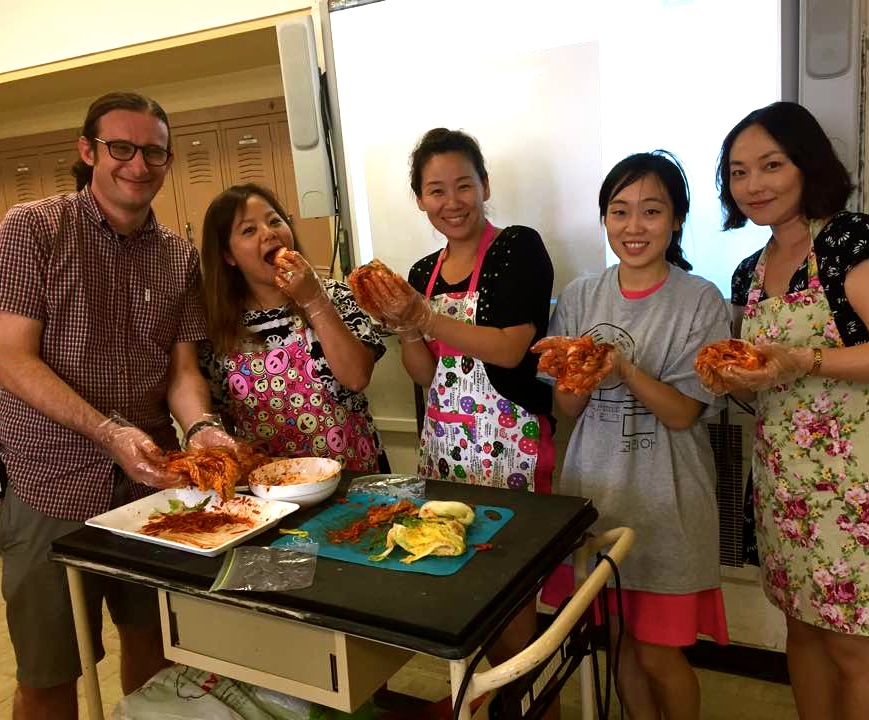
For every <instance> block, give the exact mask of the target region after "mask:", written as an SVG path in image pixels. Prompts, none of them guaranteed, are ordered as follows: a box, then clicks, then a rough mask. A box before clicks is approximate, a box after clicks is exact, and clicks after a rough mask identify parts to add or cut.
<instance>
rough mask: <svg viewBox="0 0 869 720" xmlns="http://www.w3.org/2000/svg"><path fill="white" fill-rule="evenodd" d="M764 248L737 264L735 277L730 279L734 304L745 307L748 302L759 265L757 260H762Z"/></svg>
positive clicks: (731, 299) (734, 272)
mask: <svg viewBox="0 0 869 720" xmlns="http://www.w3.org/2000/svg"><path fill="white" fill-rule="evenodd" d="M762 252H763V250H762V249H761V250H758V251H757V252H756V253H754V255H751V256H749V257H747V258H745V260H743V261H742V262H741V263H739V265H737V266H736V270H734V271H733V277H732V278H731V279H730V302H731V304H732V305H739V306H740V307H745V305H746V303H748V291H749V289H750V288H751V278H752V276H753V275H754V268H755V267H757V261H758V260H760V254H761V253H762Z"/></svg>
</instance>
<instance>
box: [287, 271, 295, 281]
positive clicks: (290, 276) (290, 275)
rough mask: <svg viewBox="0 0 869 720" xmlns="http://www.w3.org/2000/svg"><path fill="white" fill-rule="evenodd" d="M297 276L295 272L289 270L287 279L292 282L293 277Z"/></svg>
mask: <svg viewBox="0 0 869 720" xmlns="http://www.w3.org/2000/svg"><path fill="white" fill-rule="evenodd" d="M295 274H296V273H295V271H294V270H288V271H287V278H288V279H289V280H292V279H293V276H294V275H295Z"/></svg>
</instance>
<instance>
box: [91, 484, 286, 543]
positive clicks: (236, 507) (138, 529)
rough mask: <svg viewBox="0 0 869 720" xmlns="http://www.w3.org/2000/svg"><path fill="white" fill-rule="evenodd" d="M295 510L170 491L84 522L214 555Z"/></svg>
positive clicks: (276, 504)
mask: <svg viewBox="0 0 869 720" xmlns="http://www.w3.org/2000/svg"><path fill="white" fill-rule="evenodd" d="M298 508H299V506H298V505H296V504H294V503H287V502H277V501H272V500H263V499H261V498H258V497H250V496H247V495H236V496H235V497H234V498H233V499H232V500H228V501H226V502H221V501H220V499H219V498H218V497H217V495H216V494H215V493H213V492H212V493H204V492H201V491H198V490H193V489H171V490H163V491H161V492H158V493H154V494H153V495H149V496H148V497H145V498H142V499H140V500H136V501H135V502H132V503H129V504H128V505H123V506H122V507H119V508H115V509H114V510H110V511H109V512H106V513H103V514H102V515H97V516H96V517H93V518H91V519H90V520H88V521H87V522H86V524H87V525H90V526H91V527H97V528H102V529H104V530H108V531H109V532H112V533H115V534H116V535H122V536H125V537H129V538H133V539H135V540H142V541H145V542H149V543H154V544H157V545H165V546H167V547H174V548H178V549H179V550H185V551H187V552H192V553H197V554H199V555H208V556H213V555H219V554H220V553H222V552H224V551H225V550H228V549H229V548H231V547H233V546H234V545H238V544H239V543H240V542H242V541H244V540H246V539H248V538H251V537H253V536H254V535H258V534H259V533H261V532H263V531H264V530H267V529H268V528H270V527H273V526H274V525H276V524H277V523H278V522H279V521H280V520H281V519H282V518H284V517H286V516H287V515H289V514H290V513H292V512H295V511H296V510H298Z"/></svg>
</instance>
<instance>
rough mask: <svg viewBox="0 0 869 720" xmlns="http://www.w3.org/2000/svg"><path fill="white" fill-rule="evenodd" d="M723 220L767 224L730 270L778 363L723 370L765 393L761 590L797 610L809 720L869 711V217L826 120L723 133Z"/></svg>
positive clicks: (784, 110) (793, 669) (793, 654)
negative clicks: (763, 239) (762, 239)
mask: <svg viewBox="0 0 869 720" xmlns="http://www.w3.org/2000/svg"><path fill="white" fill-rule="evenodd" d="M718 174H719V183H720V187H721V199H722V203H723V206H724V209H725V213H726V220H725V228H726V229H730V228H735V227H741V226H743V225H744V224H745V222H746V219H749V220H751V221H752V222H754V223H755V224H757V225H768V226H770V228H771V230H772V238H771V239H770V241H769V242H768V243H767V245H766V247H764V248H763V249H762V250H760V251H758V252H756V253H755V254H754V255H752V256H751V257H749V258H746V259H745V260H744V261H743V262H742V263H741V264H740V265H739V267H738V268H737V269H736V272H735V273H734V276H733V292H732V298H731V301H732V303H733V305H734V311H735V314H734V321H735V329H736V334H737V335H741V337H742V338H744V339H745V340H748V341H750V342H752V343H755V344H757V345H758V346H759V348H760V349H761V351H762V352H763V354H764V355H765V356H766V359H767V362H766V365H765V366H764V367H763V368H762V369H760V370H757V371H751V372H748V371H737V370H731V371H730V372H728V373H727V374H726V375H725V378H724V381H725V385H726V387H725V388H723V389H727V390H729V391H731V392H733V393H734V394H737V395H743V396H750V394H751V393H752V392H756V394H757V437H756V440H755V448H754V450H755V451H754V461H753V468H752V470H753V473H754V480H755V504H756V507H755V514H756V519H757V535H758V550H759V553H760V561H761V568H762V574H763V584H764V589H765V591H766V594H767V597H768V598H769V599H770V601H771V602H772V603H773V604H775V605H776V606H778V607H779V608H781V610H782V611H783V612H784V613H785V615H786V618H787V627H788V667H789V670H790V677H791V684H792V687H793V691H794V696H795V698H796V702H797V708H798V710H799V714H800V717H801V718H812V719H814V718H818V719H823V718H843V719H848V720H852V719H853V720H856V718H863V717H866V713H867V708H869V638H867V635H869V552H867V548H869V476H867V468H869V422H867V410H869V345H866V344H865V343H866V342H867V341H869V331H867V325H869V216H866V215H862V214H856V213H849V212H842V210H843V208H844V206H845V202H846V200H847V198H848V196H849V194H850V192H851V189H852V188H851V182H850V179H849V177H848V173H847V171H846V169H845V168H844V166H843V165H842V163H841V162H840V161H839V159H838V158H837V157H836V154H835V151H834V150H833V147H832V145H831V143H830V141H829V139H828V138H827V136H826V135H825V134H824V132H823V130H822V129H821V127H820V125H819V124H818V123H817V121H816V120H815V118H814V117H812V115H811V114H810V113H809V112H808V111H807V110H805V109H804V108H803V107H801V106H799V105H797V104H796V103H787V102H779V103H774V104H772V105H769V106H768V107H765V108H761V109H759V110H756V111H754V112H752V113H751V114H749V115H748V116H747V117H746V118H744V119H743V120H742V121H741V122H740V123H739V124H738V125H736V127H734V129H733V130H731V131H730V133H729V134H728V136H727V138H726V139H725V141H724V144H723V147H722V152H721V161H720V166H719V170H718Z"/></svg>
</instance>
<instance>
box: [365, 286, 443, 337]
mask: <svg viewBox="0 0 869 720" xmlns="http://www.w3.org/2000/svg"><path fill="white" fill-rule="evenodd" d="M371 283H372V286H373V288H372V289H373V290H374V292H375V293H376V294H377V304H378V306H379V307H380V313H381V316H380V317H379V318H377V319H378V320H380V321H381V322H382V323H383V324H384V325H386V326H387V327H388V328H389V329H390V330H394V331H395V332H398V333H407V332H409V331H416V332H418V333H420V335H430V334H431V329H432V327H433V326H434V321H435V318H436V317H437V313H436V312H435V311H434V309H433V308H432V306H431V305H430V304H429V302H428V300H426V299H425V297H424V296H423V295H421V294H420V293H418V292H417V291H416V290H414V289H413V287H411V285H410V283H408V282H407V280H405V279H404V278H402V277H399V276H395V277H383V276H380V275H375V276H373V277H372V278H371Z"/></svg>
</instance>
